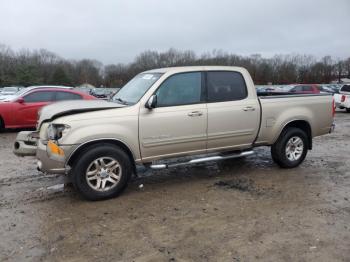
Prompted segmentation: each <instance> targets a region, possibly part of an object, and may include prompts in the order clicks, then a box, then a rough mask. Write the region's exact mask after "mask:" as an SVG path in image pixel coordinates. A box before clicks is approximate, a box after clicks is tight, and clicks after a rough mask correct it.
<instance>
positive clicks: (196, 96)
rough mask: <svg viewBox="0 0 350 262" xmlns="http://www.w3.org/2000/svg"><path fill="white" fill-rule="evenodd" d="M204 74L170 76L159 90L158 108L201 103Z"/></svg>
mask: <svg viewBox="0 0 350 262" xmlns="http://www.w3.org/2000/svg"><path fill="white" fill-rule="evenodd" d="M201 93H202V74H201V73H200V72H193V73H181V74H176V75H173V76H170V77H169V78H168V79H166V80H165V81H164V82H163V83H162V84H161V86H160V87H159V89H158V90H157V92H156V94H157V106H160V107H162V106H176V105H189V104H196V103H200V102H201Z"/></svg>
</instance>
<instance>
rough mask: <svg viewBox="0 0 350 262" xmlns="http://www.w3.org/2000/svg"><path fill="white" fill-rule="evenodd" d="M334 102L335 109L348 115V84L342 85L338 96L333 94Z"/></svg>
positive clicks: (349, 97)
mask: <svg viewBox="0 0 350 262" xmlns="http://www.w3.org/2000/svg"><path fill="white" fill-rule="evenodd" d="M334 100H335V105H336V107H337V108H340V109H345V110H346V112H348V113H350V84H349V85H343V86H342V87H341V88H340V90H339V94H334Z"/></svg>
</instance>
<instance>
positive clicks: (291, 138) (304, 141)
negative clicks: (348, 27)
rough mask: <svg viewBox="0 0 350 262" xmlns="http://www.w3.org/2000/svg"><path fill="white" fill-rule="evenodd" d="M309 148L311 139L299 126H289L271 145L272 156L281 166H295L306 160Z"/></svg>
mask: <svg viewBox="0 0 350 262" xmlns="http://www.w3.org/2000/svg"><path fill="white" fill-rule="evenodd" d="M300 145H301V146H302V147H301V146H300ZM308 148H309V141H308V138H307V135H306V133H305V132H304V131H303V130H301V129H299V128H296V127H288V128H286V129H284V130H283V131H282V133H281V135H280V136H279V138H278V139H277V141H276V142H275V143H274V144H273V145H272V146H271V156H272V159H273V161H274V162H275V163H276V164H278V165H279V166H280V167H282V168H294V167H297V166H299V165H300V164H301V163H302V162H303V161H304V159H305V157H306V154H307V151H308ZM287 150H288V151H287ZM293 158H294V159H293Z"/></svg>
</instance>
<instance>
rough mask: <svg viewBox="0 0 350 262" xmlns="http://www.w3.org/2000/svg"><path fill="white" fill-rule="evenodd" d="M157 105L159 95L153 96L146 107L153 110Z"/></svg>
mask: <svg viewBox="0 0 350 262" xmlns="http://www.w3.org/2000/svg"><path fill="white" fill-rule="evenodd" d="M156 105H157V95H153V96H151V97H150V98H149V99H148V101H147V103H146V105H145V107H146V108H148V109H153V108H155V107H156Z"/></svg>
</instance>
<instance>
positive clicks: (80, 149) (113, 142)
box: [67, 139, 136, 173]
mask: <svg viewBox="0 0 350 262" xmlns="http://www.w3.org/2000/svg"><path fill="white" fill-rule="evenodd" d="M101 143H103V144H111V145H114V146H118V147H120V148H121V149H123V150H124V151H125V152H126V153H127V155H128V156H129V158H130V161H131V163H132V165H133V169H134V172H135V173H136V164H135V160H134V156H133V154H132V152H131V150H130V149H129V147H127V146H126V145H125V144H124V143H123V142H120V141H118V140H113V139H102V140H95V141H91V142H88V143H86V144H83V145H82V146H80V147H78V149H77V150H75V151H74V152H73V154H72V155H71V156H70V157H69V159H68V161H67V164H68V165H70V166H71V165H72V164H73V163H74V162H75V161H76V159H77V158H78V156H79V155H80V153H81V152H83V151H84V150H85V149H86V148H88V147H90V146H92V145H98V144H101Z"/></svg>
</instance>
